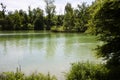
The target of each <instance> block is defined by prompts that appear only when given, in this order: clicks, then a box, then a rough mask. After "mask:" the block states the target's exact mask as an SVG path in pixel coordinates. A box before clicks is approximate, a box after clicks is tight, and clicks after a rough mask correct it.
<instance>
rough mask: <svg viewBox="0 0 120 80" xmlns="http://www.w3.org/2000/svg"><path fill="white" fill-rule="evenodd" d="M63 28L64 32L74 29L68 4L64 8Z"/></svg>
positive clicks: (70, 8) (72, 17) (70, 7)
mask: <svg viewBox="0 0 120 80" xmlns="http://www.w3.org/2000/svg"><path fill="white" fill-rule="evenodd" d="M64 27H65V30H72V29H73V27H74V14H73V8H72V6H71V4H70V3H67V4H66V6H65V16H64Z"/></svg>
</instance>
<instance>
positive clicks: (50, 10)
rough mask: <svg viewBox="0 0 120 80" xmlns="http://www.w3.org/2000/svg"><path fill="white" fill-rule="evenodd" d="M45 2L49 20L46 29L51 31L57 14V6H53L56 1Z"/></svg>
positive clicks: (46, 0) (47, 19) (47, 0)
mask: <svg viewBox="0 0 120 80" xmlns="http://www.w3.org/2000/svg"><path fill="white" fill-rule="evenodd" d="M44 1H45V3H46V8H45V11H46V14H47V18H46V25H47V27H46V29H47V30H50V28H51V26H52V20H53V17H54V14H55V5H54V4H53V3H54V0H44Z"/></svg>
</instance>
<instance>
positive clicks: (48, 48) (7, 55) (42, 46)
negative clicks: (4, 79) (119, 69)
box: [0, 31, 99, 80]
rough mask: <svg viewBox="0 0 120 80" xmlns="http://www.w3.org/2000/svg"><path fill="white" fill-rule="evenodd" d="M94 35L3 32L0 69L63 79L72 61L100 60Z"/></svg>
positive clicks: (0, 70) (0, 45)
mask: <svg viewBox="0 0 120 80" xmlns="http://www.w3.org/2000/svg"><path fill="white" fill-rule="evenodd" d="M97 44H99V42H98V41H96V37H95V36H91V35H88V34H87V35H86V34H78V33H51V32H39V31H16V32H15V31H14V32H13V31H10V32H0V72H4V71H16V68H17V67H19V66H21V70H22V71H23V72H24V73H26V74H31V73H33V72H41V73H44V74H47V73H48V72H49V73H50V74H53V75H56V76H57V77H58V79H59V80H63V78H64V72H67V71H68V70H69V68H70V63H73V62H78V61H80V62H84V61H91V62H98V61H99V59H97V58H96V57H95V54H94V51H93V49H94V48H95V47H96V45H97Z"/></svg>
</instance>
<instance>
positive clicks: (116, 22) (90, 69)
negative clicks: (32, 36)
mask: <svg viewBox="0 0 120 80" xmlns="http://www.w3.org/2000/svg"><path fill="white" fill-rule="evenodd" d="M49 3H51V2H49V0H48V1H47V0H46V4H47V5H46V13H47V15H46V16H45V15H44V13H43V10H42V9H40V8H36V9H33V10H31V7H29V8H28V9H29V10H28V14H27V13H26V12H25V11H23V10H19V11H18V10H16V11H14V12H8V13H7V14H5V13H6V7H5V5H3V4H1V7H2V11H0V24H1V27H0V28H1V30H29V29H34V30H44V29H46V30H53V31H56V32H57V31H76V32H89V33H93V34H96V35H98V36H99V40H100V41H103V42H104V45H102V46H98V48H96V50H97V55H98V56H99V57H103V58H104V60H106V63H105V64H104V65H95V64H91V65H90V64H89V63H88V64H87V63H86V64H84V63H74V64H73V65H72V67H71V69H70V72H69V73H68V74H67V75H66V76H67V78H66V79H67V80H120V76H119V74H120V48H119V47H120V1H119V0H95V2H93V3H92V5H89V6H88V5H86V4H85V3H83V4H82V5H78V7H77V9H73V7H72V6H71V4H70V3H67V4H66V6H65V13H64V14H63V15H56V14H55V5H54V4H53V3H54V1H52V3H51V4H49ZM51 5H52V6H51ZM48 7H49V8H48Z"/></svg>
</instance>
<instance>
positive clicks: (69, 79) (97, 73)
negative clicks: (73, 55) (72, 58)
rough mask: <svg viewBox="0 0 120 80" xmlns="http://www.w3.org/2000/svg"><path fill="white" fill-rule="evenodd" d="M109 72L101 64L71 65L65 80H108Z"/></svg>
mask: <svg viewBox="0 0 120 80" xmlns="http://www.w3.org/2000/svg"><path fill="white" fill-rule="evenodd" d="M108 72H109V70H108V69H107V68H106V67H105V66H104V65H102V64H92V63H88V62H87V63H80V62H78V63H73V64H72V67H71V68H70V71H69V72H68V73H66V75H65V77H66V80H108V79H107V76H108Z"/></svg>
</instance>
